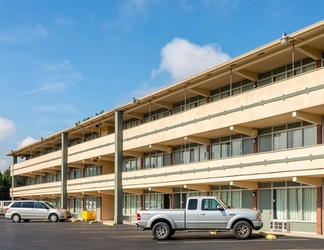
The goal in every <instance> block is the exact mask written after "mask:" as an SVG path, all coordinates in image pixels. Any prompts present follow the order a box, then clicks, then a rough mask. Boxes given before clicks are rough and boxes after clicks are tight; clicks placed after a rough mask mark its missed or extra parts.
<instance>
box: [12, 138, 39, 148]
mask: <svg viewBox="0 0 324 250" xmlns="http://www.w3.org/2000/svg"><path fill="white" fill-rule="evenodd" d="M35 141H37V140H36V139H34V138H33V137H31V136H28V137H26V138H25V139H23V140H22V141H19V142H17V146H18V147H17V148H18V149H19V148H22V147H25V146H27V145H29V144H31V143H33V142H35Z"/></svg>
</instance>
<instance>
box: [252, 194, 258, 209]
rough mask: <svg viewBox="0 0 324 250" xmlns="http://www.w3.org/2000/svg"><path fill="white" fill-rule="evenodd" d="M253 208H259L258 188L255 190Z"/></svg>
mask: <svg viewBox="0 0 324 250" xmlns="http://www.w3.org/2000/svg"><path fill="white" fill-rule="evenodd" d="M253 209H254V210H257V209H258V190H257V189H254V190H253Z"/></svg>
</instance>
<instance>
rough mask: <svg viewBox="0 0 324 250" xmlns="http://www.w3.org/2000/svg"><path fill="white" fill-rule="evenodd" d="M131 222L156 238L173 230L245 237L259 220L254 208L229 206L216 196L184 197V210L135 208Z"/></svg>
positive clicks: (162, 237)
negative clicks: (224, 233) (210, 232)
mask: <svg viewBox="0 0 324 250" xmlns="http://www.w3.org/2000/svg"><path fill="white" fill-rule="evenodd" d="M135 225H136V226H137V227H141V228H143V230H146V229H149V230H152V234H153V236H154V238H156V239H158V240H165V239H168V238H169V237H171V236H172V235H173V234H174V233H175V231H176V230H187V231H216V232H227V231H231V230H233V234H234V236H235V237H236V238H237V239H246V238H249V237H250V236H251V234H252V230H259V229H261V228H262V226H263V223H262V220H261V214H260V211H258V210H253V209H246V208H232V207H230V206H228V205H226V203H225V202H223V201H222V200H221V199H220V198H218V197H211V196H203V197H202V196H196V197H189V198H188V200H187V205H186V209H157V210H153V209H150V210H147V209H144V210H139V211H138V213H137V223H136V224H135Z"/></svg>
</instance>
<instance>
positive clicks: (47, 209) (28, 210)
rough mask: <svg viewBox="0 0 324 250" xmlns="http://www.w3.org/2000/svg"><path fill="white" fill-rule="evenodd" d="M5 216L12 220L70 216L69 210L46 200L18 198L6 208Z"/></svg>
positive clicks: (67, 217)
mask: <svg viewBox="0 0 324 250" xmlns="http://www.w3.org/2000/svg"><path fill="white" fill-rule="evenodd" d="M5 217H6V218H7V219H9V220H10V219H11V220H12V221H13V222H20V220H23V221H24V222H29V221H30V220H46V219H48V220H50V221H52V222H56V221H58V220H59V221H65V220H67V219H70V218H71V213H70V211H68V210H66V209H64V208H59V207H57V206H55V205H54V204H53V203H51V202H48V201H34V200H20V201H13V202H12V203H11V204H10V205H9V206H8V207H7V208H6V214H5Z"/></svg>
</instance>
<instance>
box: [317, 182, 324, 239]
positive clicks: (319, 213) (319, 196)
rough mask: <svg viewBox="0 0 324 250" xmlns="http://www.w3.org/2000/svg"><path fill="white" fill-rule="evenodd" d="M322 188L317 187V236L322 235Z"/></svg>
mask: <svg viewBox="0 0 324 250" xmlns="http://www.w3.org/2000/svg"><path fill="white" fill-rule="evenodd" d="M322 190H323V189H322V187H317V208H316V217H317V218H316V221H317V234H318V235H322V234H323V229H322V227H323V216H322V211H323V207H322V204H323V200H322V199H323V198H322V197H323V193H322Z"/></svg>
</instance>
